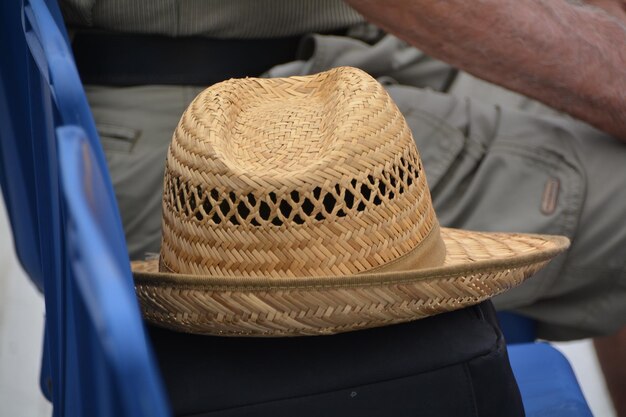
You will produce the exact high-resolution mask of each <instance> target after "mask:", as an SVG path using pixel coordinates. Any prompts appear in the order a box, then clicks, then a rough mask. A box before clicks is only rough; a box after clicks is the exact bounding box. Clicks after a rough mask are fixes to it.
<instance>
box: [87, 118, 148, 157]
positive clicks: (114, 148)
mask: <svg viewBox="0 0 626 417" xmlns="http://www.w3.org/2000/svg"><path fill="white" fill-rule="evenodd" d="M96 129H97V130H98V135H99V136H100V143H101V144H102V148H103V149H104V151H105V152H106V153H107V154H108V153H110V152H113V153H131V152H132V150H133V148H134V147H135V144H136V143H137V140H138V139H139V137H140V136H141V130H139V129H134V128H131V127H127V126H121V125H119V124H111V123H96Z"/></svg>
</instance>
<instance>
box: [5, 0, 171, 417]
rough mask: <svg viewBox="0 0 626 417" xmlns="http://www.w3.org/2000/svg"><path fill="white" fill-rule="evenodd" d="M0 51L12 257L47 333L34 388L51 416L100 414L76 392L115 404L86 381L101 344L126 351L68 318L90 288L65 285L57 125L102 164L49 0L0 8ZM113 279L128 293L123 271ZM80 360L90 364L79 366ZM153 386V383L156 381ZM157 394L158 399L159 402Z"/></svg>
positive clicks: (117, 249) (96, 365)
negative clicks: (38, 301) (40, 294)
mask: <svg viewBox="0 0 626 417" xmlns="http://www.w3.org/2000/svg"><path fill="white" fill-rule="evenodd" d="M0 46H1V47H2V48H1V49H0V50H2V53H3V55H4V56H8V57H9V58H10V59H4V60H3V61H2V63H1V64H0V138H1V140H2V141H1V143H0V158H1V162H2V165H1V166H0V184H1V185H2V188H3V194H4V197H5V200H6V203H7V207H8V212H9V216H10V220H11V224H12V226H13V229H14V230H13V231H14V236H15V238H16V249H17V254H18V257H19V259H20V261H21V263H22V265H23V266H24V268H25V270H26V272H27V273H28V275H29V276H30V277H31V279H33V281H34V282H35V283H36V284H37V285H38V286H39V288H43V290H44V295H45V302H46V335H45V344H44V358H43V361H42V388H43V391H44V394H46V395H47V396H48V398H50V399H52V400H53V402H54V414H55V415H98V414H93V413H89V414H83V412H84V411H85V410H87V408H85V407H84V404H83V405H81V403H80V401H81V400H80V398H87V397H84V396H83V395H82V394H87V393H90V392H91V393H92V394H93V395H91V394H90V395H91V396H90V397H89V396H88V397H89V398H92V397H93V398H100V399H101V400H102V401H96V402H91V403H92V404H99V405H101V404H104V403H106V404H111V407H114V405H113V404H116V402H115V401H113V398H115V395H117V394H119V392H118V391H116V389H114V388H115V387H114V385H107V384H108V383H109V382H112V381H114V380H110V379H107V378H96V380H97V381H104V385H100V386H99V387H98V389H99V390H100V391H97V392H92V391H93V390H92V388H91V387H87V386H85V383H86V381H88V380H89V379H88V376H89V375H92V376H95V375H96V374H95V373H96V372H100V371H101V373H104V372H108V373H111V372H112V371H111V370H110V369H109V368H108V365H107V362H106V361H107V360H108V359H110V355H109V356H107V355H100V356H98V355H97V354H96V353H95V352H96V351H97V349H101V348H102V347H103V346H105V345H106V346H108V349H113V351H106V352H108V354H110V353H111V352H115V354H118V355H124V352H126V351H125V350H124V349H129V347H128V345H126V343H127V341H124V340H120V339H115V340H114V341H112V340H110V339H107V338H105V339H100V337H101V336H102V335H100V334H99V333H98V332H97V330H98V329H99V328H101V326H102V323H103V322H95V323H92V324H94V326H92V327H89V326H87V325H86V324H85V323H82V322H77V321H76V320H77V315H80V314H82V313H85V310H84V309H85V308H86V307H85V305H86V304H85V301H84V300H83V301H76V302H74V301H73V300H81V298H80V296H82V295H85V294H88V292H83V293H78V292H76V291H75V290H74V284H73V283H72V281H71V279H70V278H71V276H72V268H70V257H69V253H68V252H67V249H66V235H65V233H66V231H65V226H66V221H65V219H66V213H65V207H64V204H63V201H62V200H61V197H60V184H59V154H58V150H57V141H56V136H55V129H56V128H57V127H59V126H64V125H75V126H80V127H81V128H82V129H83V130H84V132H85V137H86V140H87V142H88V143H89V145H90V147H91V155H92V156H91V159H90V160H91V161H92V164H94V169H97V170H98V171H99V172H104V173H106V172H107V171H106V161H105V158H104V155H103V152H102V149H101V148H100V145H99V139H98V136H97V133H96V129H95V124H94V122H93V118H92V116H91V112H90V110H89V107H88V104H87V100H86V97H85V94H84V90H83V88H82V85H81V82H80V79H79V77H78V73H77V70H76V67H75V64H74V61H73V58H72V54H71V50H70V48H69V44H68V38H67V34H66V32H65V29H64V27H63V25H62V20H61V15H60V12H59V8H58V5H57V4H56V1H55V0H23V1H3V2H0ZM104 178H105V180H103V181H102V182H101V184H100V186H99V191H100V192H101V193H102V194H101V198H102V201H101V203H102V210H106V212H107V213H109V214H108V216H109V217H108V220H107V228H108V233H111V234H112V236H117V237H116V238H115V244H110V245H109V246H108V252H109V253H111V256H114V257H115V259H116V260H117V261H118V262H126V263H128V257H127V250H126V245H125V242H124V240H123V231H122V226H121V221H120V219H119V215H118V212H117V205H116V202H115V197H114V193H113V189H112V186H111V183H110V181H109V180H108V177H107V176H106V174H105V175H104ZM72 267H73V265H72ZM121 277H122V278H120V279H125V280H126V286H127V288H129V289H130V290H131V293H132V279H131V277H130V274H125V275H121ZM81 303H82V304H81ZM81 306H82V307H81ZM97 307H98V306H95V307H94V308H97ZM81 309H82V310H81ZM135 313H136V314H135V315H137V314H138V313H137V312H135ZM92 316H93V315H92ZM94 317H95V316H94ZM102 317H105V318H106V316H102ZM105 318H103V320H105ZM115 325H116V326H117V325H119V322H115ZM99 326H100V327H99ZM135 330H136V329H135ZM139 331H140V333H139V334H138V335H139V336H140V337H139V339H133V342H137V340H139V342H137V343H141V344H142V345H141V346H143V347H141V346H140V347H137V346H134V347H133V349H139V348H141V349H147V347H146V343H145V337H144V332H143V329H142V328H141V327H139ZM107 337H108V336H107ZM127 340H130V339H127ZM113 342H114V343H115V344H114V345H113V346H112V347H111V346H109V344H110V343H113ZM119 343H123V345H119ZM115 349H117V350H115ZM92 356H93V359H94V360H95V362H91V361H82V362H81V361H78V362H77V361H76V359H77V358H78V357H81V358H83V359H84V358H89V357H92ZM87 363H88V364H90V365H89V366H85V364H87ZM79 364H82V366H78V365H79ZM144 371H145V372H152V373H153V374H154V367H152V365H151V367H150V368H148V370H144ZM98 375H99V374H98ZM112 375H114V374H112ZM152 376H154V375H152ZM155 381H157V382H156V383H157V384H160V382H158V381H159V379H158V378H156V379H155ZM122 385H123V384H122ZM120 386H121V385H120ZM137 389H138V387H135V391H134V392H135V393H136V392H137V391H136V390H137ZM90 390H91V391H90ZM97 393H99V394H97ZM113 393H117V394H115V395H114V394H113ZM96 394H97V395H96ZM94 396H95V397H94ZM160 398H161V399H160V400H156V401H163V398H162V396H161V397H160ZM104 399H107V400H111V401H110V402H109V401H104ZM124 404H126V403H124ZM89 410H91V409H89ZM111 410H113V411H115V412H114V413H113V412H112V413H110V414H106V413H105V414H102V415H141V414H119V413H118V411H120V409H111ZM155 415H156V414H155Z"/></svg>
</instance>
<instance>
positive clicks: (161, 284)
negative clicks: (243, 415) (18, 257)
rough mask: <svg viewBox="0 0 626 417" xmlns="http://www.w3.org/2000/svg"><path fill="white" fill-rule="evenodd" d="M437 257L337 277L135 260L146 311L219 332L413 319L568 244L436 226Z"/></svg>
mask: <svg viewBox="0 0 626 417" xmlns="http://www.w3.org/2000/svg"><path fill="white" fill-rule="evenodd" d="M441 232H442V238H443V240H444V242H445V244H446V247H447V249H448V254H447V256H446V261H445V263H444V265H443V266H440V267H436V268H428V269H421V270H413V271H402V272H387V273H363V274H359V275H350V276H336V277H330V276H328V277H297V278H294V277H284V278H265V277H214V276H198V275H185V274H171V273H160V272H158V260H152V261H140V262H133V263H132V269H133V275H134V281H135V290H136V293H137V296H138V299H139V303H140V306H141V309H142V314H143V316H144V318H145V319H146V320H147V321H148V322H150V323H153V324H156V325H158V326H161V327H165V328H168V329H171V330H175V331H180V332H187V333H195V334H208V335H219V336H249V337H284V336H305V335H328V334H335V333H342V332H347V331H353V330H359V329H365V328H371V327H379V326H385V325H389V324H394V323H401V322H406V321H412V320H416V319H420V318H424V317H428V316H432V315H435V314H439V313H443V312H446V311H451V310H457V309H460V308H463V307H467V306H470V305H474V304H478V303H480V302H482V301H484V300H486V299H489V298H491V297H493V296H495V295H497V294H500V293H502V292H504V291H506V290H508V289H510V288H512V287H515V286H517V285H519V284H521V283H522V282H524V280H526V279H527V278H529V277H530V276H532V275H533V274H535V273H536V272H537V271H538V270H540V269H541V268H542V267H543V266H545V265H546V264H547V263H548V262H549V261H550V260H551V259H552V258H554V257H555V256H557V255H558V254H559V253H561V252H563V251H564V250H565V249H567V247H568V246H569V240H568V239H567V238H565V237H562V236H550V235H536V234H521V233H486V232H472V231H467V230H459V229H449V228H442V229H441Z"/></svg>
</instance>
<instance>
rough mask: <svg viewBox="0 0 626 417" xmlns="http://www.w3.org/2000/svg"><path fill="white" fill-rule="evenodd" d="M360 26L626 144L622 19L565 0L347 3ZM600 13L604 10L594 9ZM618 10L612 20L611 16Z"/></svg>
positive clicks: (625, 30) (625, 27)
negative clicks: (372, 25) (392, 37)
mask: <svg viewBox="0 0 626 417" xmlns="http://www.w3.org/2000/svg"><path fill="white" fill-rule="evenodd" d="M346 2H347V3H348V4H350V5H351V6H352V7H354V8H355V9H356V10H357V11H359V12H360V13H361V14H362V15H363V16H364V17H365V18H366V19H368V20H370V21H371V22H373V23H375V24H377V25H379V26H380V27H382V28H383V29H385V30H387V31H388V32H390V33H393V34H394V35H396V36H398V37H399V38H401V39H404V40H405V41H407V42H409V43H411V44H413V45H414V46H416V47H418V48H419V49H421V50H422V51H424V52H426V53H428V54H430V55H431V56H433V57H435V58H438V59H441V60H443V61H446V62H448V63H450V64H452V65H454V66H456V67H458V68H460V69H462V70H465V71H467V72H469V73H471V74H473V75H475V76H477V77H479V78H482V79H485V80H487V81H490V82H493V83H495V84H499V85H501V86H503V87H506V88H509V89H511V90H513V91H517V92H519V93H521V94H524V95H526V96H528V97H531V98H534V99H536V100H539V101H541V102H543V103H545V104H547V105H549V106H551V107H553V108H555V109H558V110H561V111H564V112H566V113H569V114H570V115H572V116H574V117H576V118H578V119H580V120H583V121H586V122H588V123H590V124H592V125H594V126H596V127H597V128H599V129H601V130H603V131H605V132H607V133H609V134H611V135H613V136H615V137H616V138H618V139H621V140H622V141H624V142H626V24H625V22H626V20H625V21H622V20H620V18H621V17H624V18H625V19H626V15H625V14H624V13H623V11H624V7H623V3H622V2H621V0H613V1H611V0H600V1H599V2H598V1H596V3H603V4H609V8H607V7H604V9H605V10H602V9H600V8H596V7H588V6H578V5H573V4H570V3H568V2H566V1H565V0H474V1H467V0H385V1H381V0H346ZM598 6H600V7H602V5H600V4H598ZM613 7H614V8H615V9H614V10H616V11H617V10H620V11H621V12H620V13H621V15H620V16H615V15H612V14H611V13H612V12H609V9H611V10H612V8H613Z"/></svg>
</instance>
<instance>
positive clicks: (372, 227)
mask: <svg viewBox="0 0 626 417" xmlns="http://www.w3.org/2000/svg"><path fill="white" fill-rule="evenodd" d="M436 225H437V220H436V217H435V215H434V211H433V208H432V203H431V199H430V194H429V191H428V187H427V184H426V178H425V175H424V171H423V168H422V165H421V162H420V160H419V154H418V152H417V149H416V148H415V144H414V142H413V138H412V135H411V132H410V129H409V128H408V126H407V124H406V122H405V120H404V118H403V117H402V115H401V113H400V112H399V110H398V109H397V107H396V106H395V104H394V103H393V102H392V100H391V98H390V97H389V96H388V94H387V93H386V91H385V90H384V89H383V88H382V86H381V85H380V84H379V83H378V82H376V81H375V80H374V79H373V78H371V77H370V76H369V75H367V74H365V73H363V72H362V71H360V70H357V69H354V68H337V69H334V70H330V71H327V72H324V73H320V74H316V75H313V76H306V77H290V78H278V79H254V78H248V79H240V80H229V81H225V82H222V83H219V84H216V85H214V86H212V87H210V88H208V89H207V90H205V91H204V92H202V93H201V94H200V95H199V96H198V97H196V99H195V100H194V101H193V102H192V104H191V105H190V106H189V108H188V109H187V110H186V111H185V113H184V114H183V116H182V118H181V121H180V123H179V126H178V128H177V129H176V131H175V133H174V136H173V139H172V144H171V145H170V149H169V151H168V156H167V163H166V174H165V180H164V193H163V242H162V247H161V267H162V269H165V270H169V271H171V272H178V273H189V274H203V275H205V274H210V275H215V276H326V275H335V276H336V275H348V274H356V273H360V272H365V271H372V270H377V269H380V268H384V267H385V265H389V264H390V263H393V262H395V261H397V260H398V259H400V258H402V257H404V256H405V255H406V254H407V253H410V252H412V251H414V250H415V249H416V248H418V247H419V246H420V244H421V242H422V241H424V239H426V237H427V236H428V235H429V233H430V232H431V231H432V230H433V229H434V228H435V226H436ZM426 264H428V261H426Z"/></svg>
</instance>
